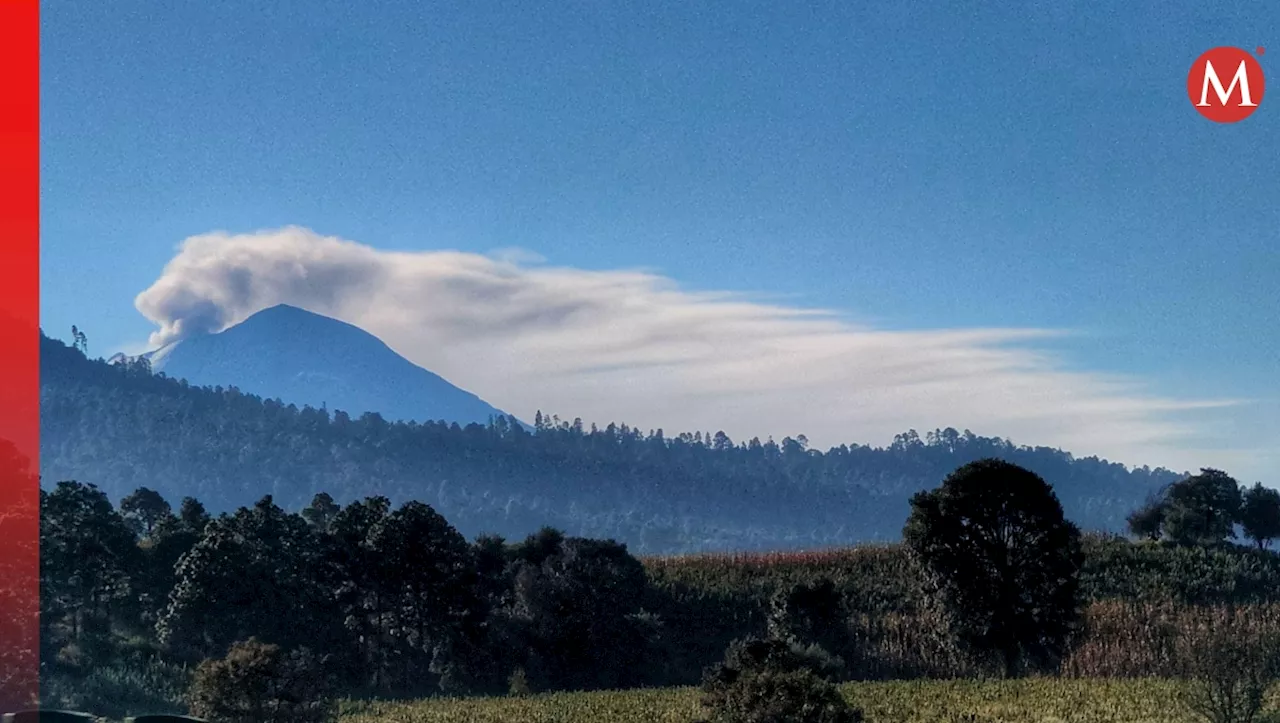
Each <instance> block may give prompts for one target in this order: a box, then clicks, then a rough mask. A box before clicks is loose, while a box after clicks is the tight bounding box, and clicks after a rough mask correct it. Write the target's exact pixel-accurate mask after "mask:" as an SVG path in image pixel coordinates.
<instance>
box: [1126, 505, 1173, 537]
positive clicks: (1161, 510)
mask: <svg viewBox="0 0 1280 723" xmlns="http://www.w3.org/2000/svg"><path fill="white" fill-rule="evenodd" d="M1164 518H1165V501H1164V500H1163V499H1161V498H1160V497H1159V496H1155V495H1152V496H1151V497H1148V498H1147V501H1146V502H1145V503H1144V504H1143V505H1142V506H1141V507H1139V508H1138V509H1136V510H1134V511H1133V512H1131V513H1129V516H1128V517H1127V518H1125V521H1126V522H1127V523H1128V525H1129V534H1131V535H1133V536H1134V537H1138V538H1142V539H1147V540H1152V541H1155V540H1159V539H1160V535H1161V534H1163V532H1164Z"/></svg>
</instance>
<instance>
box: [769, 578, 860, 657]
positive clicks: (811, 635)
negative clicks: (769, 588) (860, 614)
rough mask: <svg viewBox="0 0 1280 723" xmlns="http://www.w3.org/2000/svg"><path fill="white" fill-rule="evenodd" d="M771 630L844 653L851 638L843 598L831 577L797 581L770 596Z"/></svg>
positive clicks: (836, 653) (789, 638)
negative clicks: (771, 597)
mask: <svg viewBox="0 0 1280 723" xmlns="http://www.w3.org/2000/svg"><path fill="white" fill-rule="evenodd" d="M768 626H769V634H770V636H772V637H775V638H778V639H780V640H787V641H792V642H795V643H797V644H799V645H817V646H818V647H820V648H822V649H823V650H825V651H826V652H828V653H830V654H832V655H834V656H843V655H845V654H846V652H848V651H847V648H848V647H849V645H850V643H851V642H852V641H851V639H850V634H849V626H848V619H847V613H846V611H845V609H844V601H843V600H842V599H841V597H840V593H839V592H838V591H837V590H836V587H835V583H834V582H832V580H831V579H830V578H827V577H823V578H820V579H818V580H814V581H812V582H799V583H795V584H793V585H792V586H790V587H789V588H786V589H783V590H780V591H779V592H778V593H777V594H775V595H774V597H773V599H772V600H770V606H769V621H768Z"/></svg>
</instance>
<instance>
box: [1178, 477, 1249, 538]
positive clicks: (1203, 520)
mask: <svg viewBox="0 0 1280 723" xmlns="http://www.w3.org/2000/svg"><path fill="white" fill-rule="evenodd" d="M1166 498H1167V499H1168V507H1167V509H1166V512H1165V522H1164V530H1165V534H1167V535H1168V536H1169V537H1170V539H1172V540H1174V541H1175V542H1177V543H1178V544H1181V545H1214V544H1219V543H1221V542H1223V541H1224V540H1225V539H1227V538H1232V539H1234V538H1235V536H1236V533H1235V529H1234V528H1235V523H1236V521H1237V520H1238V518H1239V514H1240V504H1241V494H1240V484H1239V483H1238V482H1236V481H1235V479H1233V478H1232V477H1231V476H1230V475H1228V474H1227V473H1226V472H1223V471H1221V470H1216V469H1208V468H1205V469H1201V470H1200V474H1198V475H1193V476H1191V477H1188V478H1186V479H1184V480H1181V481H1179V482H1175V483H1173V484H1172V485H1170V486H1169V491H1168V493H1167V496H1166Z"/></svg>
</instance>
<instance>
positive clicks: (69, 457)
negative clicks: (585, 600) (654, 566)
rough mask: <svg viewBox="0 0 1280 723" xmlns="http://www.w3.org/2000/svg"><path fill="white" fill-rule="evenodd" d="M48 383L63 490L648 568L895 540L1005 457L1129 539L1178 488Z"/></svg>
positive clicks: (900, 451)
mask: <svg viewBox="0 0 1280 723" xmlns="http://www.w3.org/2000/svg"><path fill="white" fill-rule="evenodd" d="M41 372H42V378H41V387H42V389H41V428H42V440H41V447H42V449H41V454H42V457H41V471H42V474H43V480H44V484H46V485H49V484H52V483H53V482H56V481H58V480H65V479H74V480H78V481H81V482H86V483H92V484H96V485H98V486H99V487H100V488H102V489H103V490H104V491H106V492H107V494H108V495H110V496H111V497H112V498H113V499H115V500H118V499H120V498H121V497H122V496H124V495H125V494H128V493H129V492H132V491H133V490H135V489H136V488H138V487H140V486H147V487H151V488H152V489H155V490H156V491H158V492H160V493H161V494H163V495H164V496H165V497H167V498H168V499H170V500H177V499H180V498H181V497H183V496H188V495H189V496H193V497H197V498H198V499H200V500H201V501H202V502H204V503H205V504H206V505H208V507H209V508H210V510H211V511H213V512H218V511H227V510H231V509H233V508H235V507H238V506H242V505H251V504H252V503H253V502H255V501H256V500H258V499H260V498H261V497H262V496H263V495H264V494H271V495H273V496H274V498H275V500H276V502H277V503H278V504H280V505H282V506H284V507H286V508H291V509H299V508H301V507H302V506H304V505H305V504H306V503H308V502H309V501H310V500H311V497H312V495H313V494H314V493H316V492H319V491H325V492H328V493H330V494H332V495H333V497H334V498H335V499H336V500H337V501H338V502H340V503H345V502H347V501H349V500H352V499H355V498H360V497H364V496H366V495H373V494H382V495H386V496H387V497H390V498H391V499H392V501H394V502H400V501H404V500H408V499H417V500H421V501H423V502H427V503H428V504H430V505H432V506H434V507H435V508H436V509H437V510H438V511H439V512H440V513H441V514H443V515H445V516H446V517H447V518H448V519H449V520H450V521H451V522H453V523H454V524H455V525H456V526H457V527H458V529H459V530H460V531H461V532H463V533H464V534H467V535H475V534H478V533H481V532H491V533H498V534H502V535H505V536H508V537H517V536H520V537H522V536H524V535H526V534H528V533H530V532H532V531H534V530H536V529H537V528H538V527H540V526H543V525H553V526H556V527H558V528H561V529H563V530H565V531H566V532H568V533H570V534H573V535H583V536H590V537H612V538H615V539H618V540H619V541H622V542H626V543H627V544H628V545H629V546H630V547H631V549H632V550H633V551H635V552H637V553H662V552H681V551H693V550H723V549H737V550H750V549H757V550H758V549H787V548H801V547H807V548H811V547H816V546H826V545H837V544H847V543H852V542H860V541H870V540H887V539H897V538H898V536H899V535H900V533H901V529H902V523H903V521H904V520H905V519H906V514H907V509H908V503H907V500H908V498H909V497H910V495H911V494H912V493H914V492H916V491H917V490H920V489H925V488H931V487H934V486H936V485H937V484H938V483H939V482H940V481H941V480H942V478H943V477H944V476H945V475H946V474H947V473H948V472H950V471H951V470H953V469H954V468H956V467H957V466H959V465H961V464H963V463H965V462H968V461H972V460H974V459H977V458H981V457H988V456H995V457H1000V458H1003V459H1006V460H1009V461H1011V462H1014V463H1017V464H1020V465H1023V466H1025V467H1028V468H1030V469H1032V470H1034V471H1036V472H1038V473H1039V474H1040V475H1042V476H1043V477H1044V478H1045V479H1047V480H1048V481H1049V482H1050V483H1051V484H1053V486H1054V487H1055V489H1056V490H1057V493H1058V496H1059V497H1060V498H1061V500H1062V502H1063V506H1064V507H1065V509H1066V512H1067V514H1068V516H1069V517H1070V518H1071V519H1073V520H1074V521H1076V522H1077V524H1079V525H1080V526H1081V527H1083V528H1085V529H1116V530H1118V529H1120V528H1121V526H1122V525H1123V520H1124V517H1125V515H1126V514H1127V513H1128V512H1129V511H1130V510H1132V509H1133V508H1134V507H1136V506H1138V505H1139V504H1140V503H1141V502H1142V500H1143V499H1144V498H1145V497H1146V495H1147V493H1148V492H1150V491H1152V490H1154V489H1156V488H1158V487H1159V486H1161V485H1163V484H1167V483H1169V482H1173V481H1175V480H1176V479H1178V478H1179V477H1180V475H1175V474H1174V473H1172V472H1169V471H1167V470H1162V469H1159V470H1149V469H1146V468H1143V469H1137V470H1128V469H1126V468H1125V467H1124V466H1123V465H1119V464H1113V463H1109V462H1106V461H1102V460H1098V459H1096V458H1087V459H1076V458H1073V457H1072V456H1071V455H1070V454H1068V453H1066V452H1062V451H1060V450H1054V449H1047V448H1034V449H1033V448H1027V447H1015V446H1013V445H1012V444H1010V443H1008V442H1006V441H1003V440H1000V439H992V438H984V437H977V436H974V435H972V434H969V433H967V432H965V433H957V432H955V430H946V431H940V432H933V433H929V434H927V435H925V436H924V437H923V438H922V437H920V436H918V435H917V434H915V433H914V432H909V433H907V434H903V435H899V437H898V438H897V440H896V441H895V442H894V443H893V444H892V445H891V446H890V447H888V448H883V449H882V448H872V447H866V446H861V445H851V446H844V445H842V446H840V447H837V448H834V449H831V450H829V451H827V452H819V451H816V450H810V449H807V448H806V445H805V444H804V442H803V438H800V439H799V441H798V440H796V439H791V438H787V439H784V440H782V442H780V443H776V444H775V443H773V442H771V441H770V442H763V443H762V442H760V441H758V440H751V441H750V442H747V443H742V442H737V441H731V440H729V439H728V438H727V437H725V436H724V435H723V434H719V433H716V434H708V433H705V432H698V433H694V434H681V435H679V436H666V435H664V434H663V433H662V432H661V431H660V430H659V431H654V432H649V433H642V432H641V431H640V430H638V429H633V428H630V427H627V426H625V425H612V424H611V425H609V426H608V427H607V428H604V429H597V428H595V427H594V426H592V427H590V428H588V429H584V428H583V426H582V424H581V423H578V422H574V423H566V422H561V421H559V420H557V419H554V418H553V419H552V421H551V422H546V421H544V422H543V423H542V424H541V425H540V426H539V428H538V430H537V431H536V432H534V433H530V432H528V431H525V430H524V429H521V428H520V427H519V426H516V425H512V424H509V423H507V422H506V421H505V420H499V421H498V422H497V423H496V424H492V425H490V426H488V427H484V426H480V425H471V426H468V427H466V428H461V427H459V426H458V425H457V424H453V425H446V424H443V423H428V424H416V423H407V424H406V423H394V424H393V423H388V422H387V421H385V420H384V419H382V418H381V417H379V416H377V415H369V414H366V415H362V416H359V417H358V418H352V417H350V416H348V415H347V414H345V413H343V412H341V411H333V412H329V411H324V410H316V409H312V408H309V407H307V408H303V409H298V408H296V407H294V406H292V405H284V404H281V403H280V402H278V401H272V400H269V399H267V400H264V399H262V398H259V397H255V396H250V395H246V394H242V393H240V392H239V391H238V390H235V389H229V390H228V389H220V388H213V389H209V388H195V387H191V386H189V385H187V384H186V383H184V382H179V381H175V380H172V379H167V378H164V377H163V376H158V375H152V374H151V373H150V371H149V369H147V368H146V367H145V366H142V365H138V364H135V365H132V366H121V365H109V364H107V363H105V362H102V361H91V360H88V359H86V358H85V357H84V356H83V355H82V354H81V353H80V352H79V351H77V350H75V349H72V348H70V347H68V346H66V345H64V344H63V343H61V342H60V341H57V340H53V339H48V338H42V342H41Z"/></svg>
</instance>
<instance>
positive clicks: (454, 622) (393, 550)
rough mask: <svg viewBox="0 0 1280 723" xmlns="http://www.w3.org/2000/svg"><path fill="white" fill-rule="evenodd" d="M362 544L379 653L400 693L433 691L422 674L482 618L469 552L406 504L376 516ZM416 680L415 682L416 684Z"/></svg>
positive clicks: (423, 510)
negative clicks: (377, 609) (375, 591)
mask: <svg viewBox="0 0 1280 723" xmlns="http://www.w3.org/2000/svg"><path fill="white" fill-rule="evenodd" d="M368 544H369V546H370V547H371V548H372V550H373V551H374V552H375V553H376V556H375V558H374V559H373V564H374V565H376V568H375V570H376V572H375V574H376V575H378V581H377V583H375V584H377V585H378V588H379V590H380V591H381V596H382V599H381V608H382V616H381V619H380V624H381V626H382V627H383V637H384V640H388V643H387V644H386V645H387V649H385V650H384V651H383V652H384V654H386V655H391V656H392V657H393V659H394V660H395V661H396V664H395V666H393V667H392V668H391V669H390V672H394V673H398V674H399V676H398V677H399V678H400V679H399V680H394V681H392V684H393V685H394V686H395V687H396V688H397V689H399V690H413V688H414V686H415V684H416V685H421V686H423V691H422V692H435V689H436V687H437V686H438V682H436V681H430V680H429V679H428V677H427V675H426V673H427V672H428V670H429V669H430V668H431V663H432V660H433V659H434V657H435V655H436V653H437V651H445V650H452V649H454V646H456V645H458V644H459V641H458V640H457V638H458V636H459V635H460V634H461V631H462V628H463V626H464V625H466V624H468V623H469V622H470V620H469V618H470V617H472V616H478V615H480V614H482V611H481V610H480V607H479V600H478V597H477V590H476V573H475V567H474V563H473V561H472V559H471V549H470V547H469V546H468V545H467V542H466V540H465V539H463V537H462V535H460V534H458V531H457V530H455V529H453V527H452V526H450V525H449V523H448V522H447V521H445V519H444V518H443V517H441V516H440V515H439V514H437V513H436V511H435V510H433V509H431V508H430V507H428V506H427V505H424V504H422V503H421V502H409V503H407V504H405V505H404V506H403V507H401V508H400V509H398V510H396V511H394V512H392V513H391V514H389V515H387V516H386V517H384V518H382V519H381V520H380V521H379V523H378V524H377V525H376V526H375V527H374V528H373V529H372V531H371V533H370V535H369V539H368ZM414 678H417V680H416V681H415V680H414Z"/></svg>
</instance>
